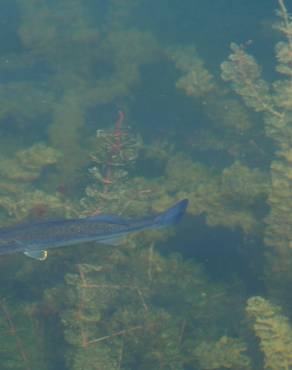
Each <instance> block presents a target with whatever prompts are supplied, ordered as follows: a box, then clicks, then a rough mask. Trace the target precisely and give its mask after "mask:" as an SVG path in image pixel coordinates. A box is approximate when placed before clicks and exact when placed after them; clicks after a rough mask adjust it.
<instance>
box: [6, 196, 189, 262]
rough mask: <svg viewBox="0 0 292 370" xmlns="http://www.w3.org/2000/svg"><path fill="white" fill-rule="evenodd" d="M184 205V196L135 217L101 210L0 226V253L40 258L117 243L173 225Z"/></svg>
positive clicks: (185, 202)
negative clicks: (89, 245)
mask: <svg viewBox="0 0 292 370" xmlns="http://www.w3.org/2000/svg"><path fill="white" fill-rule="evenodd" d="M187 205H188V200H187V199H184V200H181V201H180V202H178V203H176V204H175V205H173V206H172V207H170V208H168V209H167V210H166V211H164V212H162V213H159V214H157V215H154V216H152V217H148V218H143V219H137V220H136V219H124V218H122V217H120V216H115V215H102V214H101V215H97V216H90V217H86V218H77V219H69V220H57V221H44V222H37V223H30V224H22V225H17V226H10V227H5V228H0V255H1V254H2V255H3V254H10V253H15V252H23V253H24V254H25V255H26V256H28V257H31V258H34V259H37V260H40V261H44V260H45V259H46V258H47V256H48V252H47V250H48V249H50V248H59V247H63V246H66V245H74V244H79V243H84V242H91V241H96V242H99V243H103V244H111V245H117V244H119V243H120V242H121V240H122V238H123V237H124V236H125V235H127V234H131V233H135V232H138V231H142V230H146V229H161V228H165V227H169V226H172V225H175V224H176V223H178V222H179V220H180V219H181V218H182V216H183V215H184V213H185V210H186V208H187Z"/></svg>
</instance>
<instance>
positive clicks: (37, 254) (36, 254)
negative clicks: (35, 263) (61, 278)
mask: <svg viewBox="0 0 292 370" xmlns="http://www.w3.org/2000/svg"><path fill="white" fill-rule="evenodd" d="M23 254H25V255H26V256H27V257H30V258H33V259H35V260H39V261H44V260H45V259H46V258H47V257H48V251H25V252H23Z"/></svg>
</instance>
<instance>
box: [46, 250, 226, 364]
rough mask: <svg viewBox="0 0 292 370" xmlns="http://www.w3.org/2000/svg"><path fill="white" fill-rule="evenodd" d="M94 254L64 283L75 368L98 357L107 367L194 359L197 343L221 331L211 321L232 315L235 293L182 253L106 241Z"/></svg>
mask: <svg viewBox="0 0 292 370" xmlns="http://www.w3.org/2000/svg"><path fill="white" fill-rule="evenodd" d="M101 259H102V261H103V262H102V265H101V264H99V263H98V260H101ZM90 260H91V261H90V262H89V263H82V264H78V265H77V266H76V271H75V272H73V271H72V272H71V273H68V274H67V275H66V284H65V286H64V287H59V289H61V291H62V292H63V293H62V296H63V297H64V302H63V304H62V307H61V309H60V315H61V320H62V325H63V328H64V335H65V340H66V341H67V342H68V343H70V347H69V348H68V349H67V351H66V359H67V363H68V364H69V367H70V368H72V369H79V368H83V367H82V366H84V364H87V365H86V366H88V367H87V369H94V368H95V366H96V365H95V364H96V361H100V362H101V364H100V366H101V368H104V369H119V368H128V369H148V368H159V369H165V370H166V369H173V370H174V369H176V370H177V369H183V368H184V366H185V365H186V364H187V363H191V362H192V361H193V360H192V358H193V355H191V354H190V353H189V352H188V349H189V347H190V345H191V344H192V346H193V348H194V347H195V344H196V343H197V342H199V341H200V338H202V336H206V335H208V333H209V335H210V334H211V333H212V334H213V330H214V327H213V328H212V327H211V326H206V324H205V323H206V320H208V321H212V322H215V321H216V320H218V318H219V317H221V315H225V312H224V310H225V308H223V306H224V305H225V303H226V302H227V301H228V300H229V297H228V293H227V292H225V291H224V289H223V288H222V287H220V286H219V285H217V284H210V283H208V281H207V279H206V277H205V275H204V273H203V271H202V270H201V269H200V267H199V266H198V265H196V264H195V263H193V262H188V261H184V260H183V259H181V258H180V257H179V255H173V256H171V257H168V258H166V257H163V256H161V255H159V254H158V253H157V252H155V250H154V249H153V246H152V248H150V249H148V250H147V249H145V248H143V249H140V248H139V249H137V247H136V249H129V248H128V251H127V252H126V253H124V252H123V251H122V250H117V249H115V250H112V251H108V248H104V249H99V254H95V255H94V256H92V257H91V258H90ZM169 271H171V274H170V273H169ZM53 294H54V292H53ZM51 301H53V300H51ZM209 330H211V331H210V332H209ZM195 338H196V339H195Z"/></svg>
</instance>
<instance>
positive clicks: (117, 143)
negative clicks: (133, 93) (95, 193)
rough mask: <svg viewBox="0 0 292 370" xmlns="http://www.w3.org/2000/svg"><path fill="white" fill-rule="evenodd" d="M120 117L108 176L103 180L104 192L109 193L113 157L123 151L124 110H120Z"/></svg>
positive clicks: (107, 165)
mask: <svg viewBox="0 0 292 370" xmlns="http://www.w3.org/2000/svg"><path fill="white" fill-rule="evenodd" d="M118 113H119V117H118V119H117V121H116V123H115V128H114V133H113V142H112V146H111V149H110V151H109V156H108V161H107V163H106V174H105V177H104V179H103V183H104V192H105V193H106V192H107V191H108V185H110V184H111V183H112V180H111V175H112V166H113V165H112V163H113V157H114V156H115V155H116V154H118V153H119V152H120V150H121V149H122V135H123V132H122V124H123V121H124V119H125V113H124V112H123V111H122V110H119V112H118Z"/></svg>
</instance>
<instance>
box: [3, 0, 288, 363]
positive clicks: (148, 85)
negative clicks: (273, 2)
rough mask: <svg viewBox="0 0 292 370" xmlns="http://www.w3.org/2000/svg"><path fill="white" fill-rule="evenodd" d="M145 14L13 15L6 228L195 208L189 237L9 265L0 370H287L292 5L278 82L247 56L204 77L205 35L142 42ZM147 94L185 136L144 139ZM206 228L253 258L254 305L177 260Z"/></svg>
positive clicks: (77, 10) (152, 128)
mask: <svg viewBox="0 0 292 370" xmlns="http://www.w3.org/2000/svg"><path fill="white" fill-rule="evenodd" d="M148 4H149V2H147V1H146V0H139V1H136V0H109V1H107V2H106V4H104V2H103V1H101V0H92V1H90V2H84V1H82V0H74V1H72V0H70V1H69V0H59V1H49V0H38V1H35V0H16V1H15V6H16V9H17V14H18V20H17V25H16V28H15V30H14V37H15V38H16V39H17V45H16V46H15V47H14V48H10V49H9V51H7V50H5V48H3V49H1V45H0V52H1V58H0V71H1V74H2V76H5V78H4V77H3V79H1V83H0V97H1V109H0V131H1V137H0V142H1V159H0V175H1V181H0V224H1V226H6V225H13V224H16V223H19V222H22V221H31V220H33V221H35V220H44V219H50V218H77V217H87V216H90V215H98V214H104V213H107V214H123V215H125V216H126V217H141V215H144V214H146V215H147V214H151V213H152V212H161V211H163V210H164V209H166V208H167V207H168V206H170V205H171V204H172V203H174V202H176V201H179V200H181V199H184V198H188V199H189V200H190V205H189V207H188V216H187V217H186V220H185V223H184V224H183V225H180V227H178V229H175V230H163V231H159V230H154V231H150V232H145V233H144V232H143V233H141V234H139V235H132V236H130V237H128V238H127V240H126V242H125V243H123V244H122V245H120V246H118V247H117V246H104V245H95V244H90V245H88V246H86V245H80V247H76V248H74V252H72V250H68V251H67V250H58V251H54V252H53V253H52V256H51V258H50V259H49V260H48V261H46V262H43V263H40V262H37V261H30V260H24V258H22V257H21V256H20V257H18V256H13V257H3V258H1V259H0V279H1V284H0V369H1V370H2V369H3V370H9V369H13V370H17V369H23V370H32V369H39V370H56V369H62V370H63V369H64V370H91V369H92V370H93V369H98V370H101V369H103V370H153V369H157V370H195V369H196V370H197V369H198V370H203V369H206V370H208V369H215V370H216V369H218V370H222V369H238V370H240V369H251V370H261V369H270V370H289V369H292V357H291V353H292V315H291V299H292V295H291V289H290V287H291V283H292V245H291V240H292V235H291V230H292V203H291V202H292V201H291V199H292V193H291V192H292V190H291V189H292V187H291V185H292V182H291V181H292V172H291V164H292V131H291V127H292V126H291V120H292V88H291V86H292V84H291V79H292V18H291V15H290V13H289V9H287V7H288V6H289V4H288V2H286V3H285V2H284V1H283V0H278V3H277V4H278V11H277V20H276V21H275V22H274V29H275V30H276V32H277V42H276V45H275V71H273V73H271V75H269V74H268V73H265V68H266V66H265V61H263V65H262V66H260V64H259V63H258V61H257V59H256V58H255V57H254V56H253V55H251V54H250V53H249V50H250V48H252V47H254V48H255V50H256V47H257V46H252V45H250V42H247V43H246V44H237V43H236V40H230V41H231V42H232V43H231V51H230V55H229V56H228V57H227V58H226V60H225V61H223V63H222V64H221V70H220V71H219V67H218V70H214V69H211V68H210V67H209V63H208V60H206V61H205V60H204V58H203V57H202V56H201V55H200V47H198V46H197V45H195V43H196V38H195V35H194V44H188V42H187V41H185V42H183V43H180V42H178V41H177V40H173V41H172V42H170V41H169V40H168V41H165V39H163V37H160V36H161V35H159V33H155V30H152V29H151V27H148V28H147V25H146V23H143V24H141V25H139V21H137V15H138V14H139V12H143V9H145V6H146V7H147V6H148ZM286 5H287V7H286ZM93 10H94V11H93ZM290 11H291V9H290ZM198 31H199V30H198ZM189 39H190V38H188V40H189ZM206 48H209V49H208V51H209V52H210V53H212V47H211V46H208V45H207V46H206ZM256 51H257V50H256ZM255 55H257V57H259V60H260V52H258V53H255ZM262 70H263V71H264V73H262ZM152 76H154V77H152ZM153 79H154V80H155V83H154V82H153ZM166 81H167V82H166ZM161 85H162V87H163V88H164V89H165V90H163V88H161ZM147 89H148V90H147ZM151 89H152V90H151ZM159 89H160V90H159ZM145 91H151V92H150V93H149V94H153V95H155V99H158V101H159V102H161V100H159V99H160V98H161V96H163V99H165V100H166V101H167V104H166V105H165V109H166V107H169V110H170V111H171V108H172V106H174V107H175V109H176V110H177V112H178V113H177V114H178V116H177V117H178V118H175V119H174V121H175V120H176V119H177V120H178V121H179V128H178V127H177V126H176V124H175V123H173V122H169V121H167V120H166V122H160V121H158V122H155V124H153V123H152V122H150V121H149V124H148V122H146V123H145V118H144V117H143V111H142V110H141V111H138V114H137V111H136V109H137V108H136V105H137V102H138V97H139V96H143V104H144V98H145V97H146V94H145ZM161 91H162V92H163V93H161ZM165 91H166V92H167V93H165ZM156 93H157V95H156ZM145 101H146V102H147V103H149V100H147V99H146V98H145ZM147 103H145V104H146V105H147ZM157 105H158V103H157ZM156 109H157V106H156V105H155V104H153V105H151V104H150V105H149V106H147V107H146V110H147V111H151V113H153V116H155V115H156ZM135 112H136V113H135ZM196 115H197V116H198V117H196ZM186 117H187V118H186ZM190 117H191V118H190ZM192 117H193V118H192ZM184 118H186V122H187V123H185V121H184ZM148 119H149V117H148ZM197 121H202V124H200V125H199V124H197ZM20 138H21V140H20ZM198 219H199V220H203V221H202V222H204V224H205V225H206V228H207V230H208V231H209V232H210V233H212V232H213V230H215V233H216V231H218V230H224V232H225V235H227V237H226V239H225V240H224V243H228V241H226V240H227V239H228V235H230V234H231V233H236V234H237V235H239V238H240V240H241V247H242V248H243V249H245V250H246V251H247V252H245V253H246V254H247V253H248V252H249V251H250V250H251V249H253V253H252V254H251V257H250V258H249V260H248V271H249V273H250V275H251V276H255V277H256V278H257V279H258V280H257V281H255V282H253V284H252V285H253V286H252V287H251V288H250V286H249V288H247V282H246V281H245V280H244V278H243V277H242V276H241V275H240V274H239V273H238V274H237V273H236V271H235V270H232V273H230V275H228V278H226V277H224V278H223V277H222V276H223V274H222V276H220V275H216V276H215V275H214V274H210V271H208V268H207V266H208V260H209V259H212V256H208V255H207V254H206V255H204V258H198V259H197V258H196V254H195V251H193V250H192V251H189V250H188V252H189V254H187V255H185V254H184V253H183V251H185V250H186V247H188V248H189V249H191V248H193V249H194V250H195V249H196V247H197V245H196V243H197V240H196V237H197V234H199V231H200V230H199V229H198V226H197V224H198ZM190 240H191V241H190ZM188 244H189V246H188ZM236 248H237V246H234V249H235V250H237V249H236ZM192 253H193V254H192ZM234 253H236V252H234ZM189 255H191V257H189ZM216 258H217V259H218V258H219V259H220V251H219V252H218V254H217V256H216ZM230 260H231V261H230V264H232V256H231V257H230ZM242 263H245V262H244V261H242ZM225 269H226V270H228V268H227V266H225V265H224V263H222V271H223V270H225ZM224 276H225V275H224ZM258 281H260V282H261V283H260V285H261V289H259V288H258V287H257V284H258Z"/></svg>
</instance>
